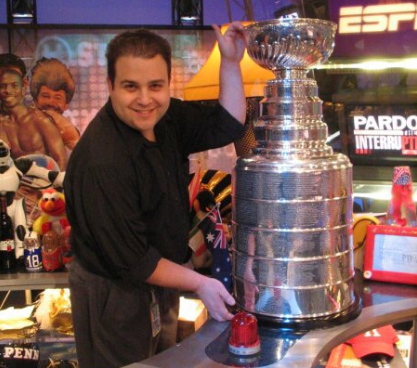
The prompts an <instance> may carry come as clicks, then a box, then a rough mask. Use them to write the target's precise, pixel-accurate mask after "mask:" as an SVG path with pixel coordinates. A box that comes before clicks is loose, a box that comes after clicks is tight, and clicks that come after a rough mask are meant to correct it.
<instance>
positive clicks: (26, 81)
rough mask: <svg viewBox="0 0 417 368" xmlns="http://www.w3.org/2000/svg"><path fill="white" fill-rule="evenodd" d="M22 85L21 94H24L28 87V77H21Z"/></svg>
mask: <svg viewBox="0 0 417 368" xmlns="http://www.w3.org/2000/svg"><path fill="white" fill-rule="evenodd" d="M22 85H23V92H24V94H26V92H27V90H28V87H29V79H28V77H23V78H22Z"/></svg>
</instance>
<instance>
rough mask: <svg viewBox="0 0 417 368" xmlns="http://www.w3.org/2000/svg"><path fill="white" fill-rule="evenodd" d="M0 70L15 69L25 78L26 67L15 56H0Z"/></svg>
mask: <svg viewBox="0 0 417 368" xmlns="http://www.w3.org/2000/svg"><path fill="white" fill-rule="evenodd" d="M0 68H8V69H10V68H17V69H19V71H20V74H21V76H22V77H24V76H26V65H25V63H24V62H23V60H22V59H21V58H20V57H19V56H16V55H15V54H10V53H6V54H0Z"/></svg>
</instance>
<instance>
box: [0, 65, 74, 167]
mask: <svg viewBox="0 0 417 368" xmlns="http://www.w3.org/2000/svg"><path fill="white" fill-rule="evenodd" d="M26 87H27V81H26V80H24V79H23V76H22V75H21V74H20V73H19V72H18V71H16V70H15V69H3V68H2V69H0V102H1V110H0V116H1V123H2V125H3V129H4V132H3V138H6V140H5V141H6V142H8V143H9V145H10V149H11V153H12V157H13V158H15V159H16V158H19V157H21V156H25V155H28V154H33V153H41V154H45V155H48V156H50V157H52V158H53V159H54V160H55V161H56V162H57V163H58V165H59V167H60V169H61V170H65V168H66V165H67V158H66V152H65V147H64V144H63V142H62V139H61V136H60V134H59V131H58V129H57V127H56V126H55V125H53V124H51V122H50V121H49V119H48V118H47V117H46V116H45V114H43V113H42V112H41V111H39V110H37V109H34V108H31V107H27V106H26V105H25V104H24V101H23V98H24V95H25V91H26ZM4 134H5V135H6V136H5V137H4Z"/></svg>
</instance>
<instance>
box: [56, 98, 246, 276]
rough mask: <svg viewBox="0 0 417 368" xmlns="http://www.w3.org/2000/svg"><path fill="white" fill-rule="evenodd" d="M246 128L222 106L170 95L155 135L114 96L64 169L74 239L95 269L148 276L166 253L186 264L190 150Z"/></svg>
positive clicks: (88, 265) (214, 145) (81, 255)
mask: <svg viewBox="0 0 417 368" xmlns="http://www.w3.org/2000/svg"><path fill="white" fill-rule="evenodd" d="M242 133H243V126H242V125H241V124H239V122H238V121H236V120H235V119H234V118H233V117H232V116H231V115H230V114H229V113H228V112H227V111H226V110H225V109H224V108H223V107H221V106H220V105H217V106H216V107H203V106H201V105H199V104H194V103H187V102H182V101H180V100H176V99H171V103H170V107H169V109H168V111H167V113H166V114H165V116H164V117H163V118H162V119H161V120H160V121H159V122H158V123H157V124H156V126H155V136H156V142H149V141H148V140H146V139H145V138H144V137H143V136H142V134H141V133H140V132H139V131H137V130H135V129H133V128H131V127H129V126H127V125H126V124H124V123H123V122H122V121H121V120H120V119H118V118H117V116H116V114H115V113H114V111H113V108H112V106H111V102H110V101H109V102H108V103H107V104H106V105H105V106H104V107H103V108H102V109H101V110H100V111H99V113H98V114H97V116H96V117H95V118H94V119H93V121H92V122H91V123H90V124H89V126H88V127H87V129H86V131H85V132H84V134H83V135H82V137H81V139H80V141H79V142H78V144H77V146H76V147H75V149H74V151H73V152H72V154H71V157H70V160H69V164H68V168H67V171H66V175H65V183H64V188H65V196H66V205H67V216H68V219H69V221H70V224H71V226H72V230H71V245H72V249H73V252H74V254H75V256H76V257H77V259H78V261H79V262H80V263H81V264H82V265H83V266H84V267H85V268H86V269H87V270H89V271H90V272H93V273H95V274H98V275H102V276H105V277H109V278H114V279H122V280H125V281H128V282H131V283H142V282H144V281H145V280H146V279H147V278H148V277H149V276H150V275H151V274H152V273H153V271H154V270H155V268H156V265H157V263H158V261H159V259H160V258H161V257H164V258H167V259H169V260H171V261H173V262H176V263H182V262H183V261H184V259H185V256H186V253H187V243H188V231H189V223H188V215H189V200H188V191H187V187H188V155H189V154H191V153H195V152H200V151H204V150H207V149H211V148H217V147H221V146H224V145H226V144H229V143H231V142H232V141H234V140H235V139H237V138H239V137H240V136H241V135H242Z"/></svg>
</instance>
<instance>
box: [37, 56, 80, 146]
mask: <svg viewBox="0 0 417 368" xmlns="http://www.w3.org/2000/svg"><path fill="white" fill-rule="evenodd" d="M31 74H32V78H31V81H30V93H31V95H32V97H33V101H34V102H35V106H36V107H37V108H38V109H40V110H42V111H43V112H45V113H46V114H47V115H48V116H49V117H50V118H51V119H52V121H53V122H54V123H55V124H56V125H57V127H58V129H59V132H60V133H61V136H62V139H63V141H64V144H65V146H66V147H67V148H68V149H70V150H71V151H72V150H73V149H74V147H75V145H76V144H77V142H78V140H79V139H80V133H79V132H78V130H77V129H76V128H75V127H74V125H73V124H72V123H71V122H70V121H69V120H68V119H67V118H65V117H64V116H63V113H64V111H65V110H66V109H67V108H68V105H69V103H70V102H71V100H72V97H73V96H74V91H75V83H74V79H73V78H72V75H71V73H70V71H69V70H68V69H67V67H66V66H65V65H64V64H63V63H62V62H61V61H60V60H58V59H55V58H52V59H48V58H45V57H44V58H42V59H40V60H37V62H36V64H35V66H34V67H33V68H32V71H31Z"/></svg>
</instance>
